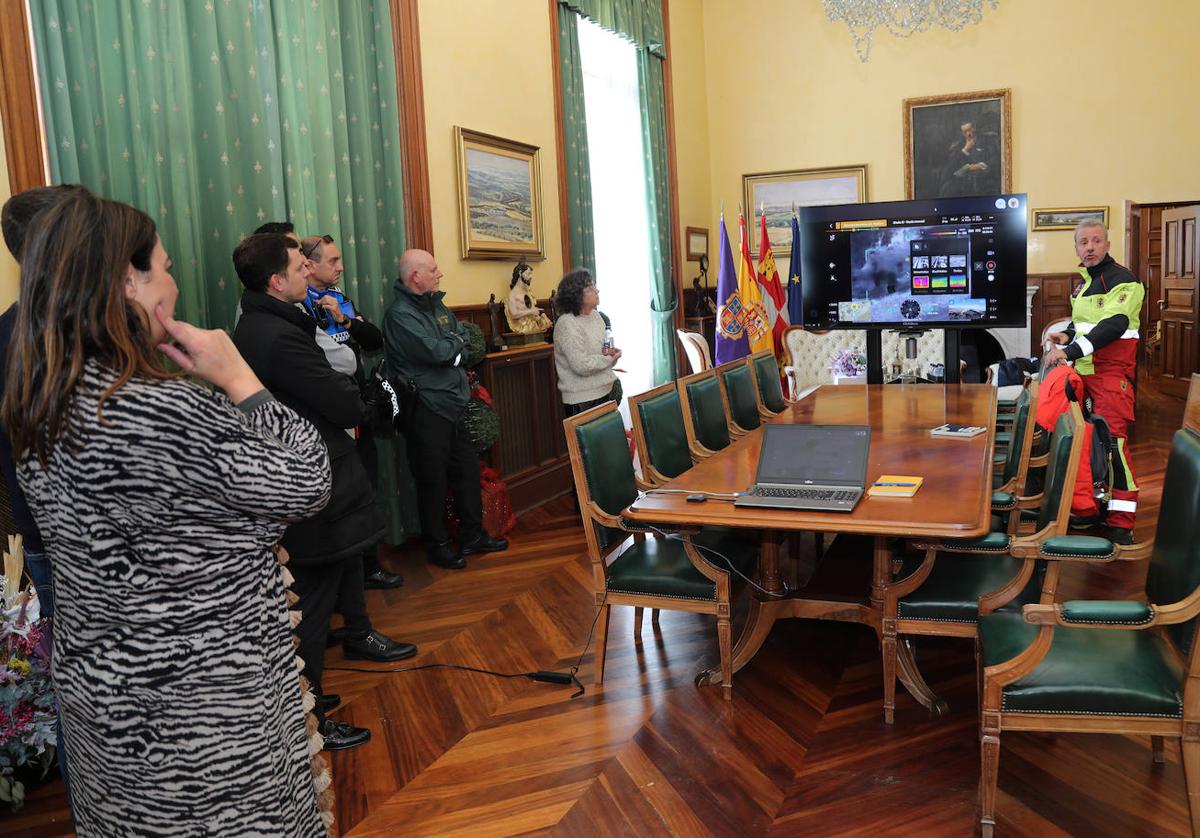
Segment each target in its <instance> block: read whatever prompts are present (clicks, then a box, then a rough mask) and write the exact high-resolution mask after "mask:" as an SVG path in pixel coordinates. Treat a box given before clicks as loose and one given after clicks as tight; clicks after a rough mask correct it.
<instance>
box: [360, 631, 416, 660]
mask: <svg viewBox="0 0 1200 838" xmlns="http://www.w3.org/2000/svg"><path fill="white" fill-rule="evenodd" d="M342 651H343V652H344V653H345V654H346V657H348V658H350V659H351V660H369V661H379V662H380V663H391V662H392V661H402V660H406V659H408V658H411V657H414V656H415V655H416V654H417V647H416V646H415V645H414V644H412V643H400V642H398V641H395V640H392V639H391V638H390V637H384V636H383V635H382V634H380V633H379V632H377V631H372V632H368V633H367V635H366V636H365V637H347V638H346V639H345V640H343V641H342Z"/></svg>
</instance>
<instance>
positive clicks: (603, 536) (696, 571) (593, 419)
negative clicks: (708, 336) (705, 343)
mask: <svg viewBox="0 0 1200 838" xmlns="http://www.w3.org/2000/svg"><path fill="white" fill-rule="evenodd" d="M563 428H564V429H565V431H566V437H567V450H568V452H569V453H570V456H571V471H572V474H573V475H574V478H575V492H576V494H577V495H578V498H579V509H580V513H581V515H582V517H583V524H584V533H585V537H586V539H587V545H588V556H589V558H590V559H591V565H592V574H593V579H594V581H595V596H596V606H597V607H598V608H599V609H600V613H599V615H598V617H597V624H596V683H597V684H600V683H603V682H604V658H605V650H606V647H607V643H608V618H609V611H610V609H611V608H612V606H614V605H630V606H633V607H635V608H660V609H667V610H671V611H690V612H693V613H700V614H712V615H714V616H715V617H716V618H717V638H718V643H719V647H720V653H721V676H722V677H721V684H722V686H723V687H724V690H725V697H726V698H727V699H728V698H730V697H731V691H732V688H733V657H732V640H731V635H730V624H729V616H730V594H731V589H732V581H733V580H735V579H740V578H742V577H744V576H747V575H749V574H750V573H751V572H752V571H753V568H754V565H755V563H756V561H757V551H756V549H755V548H754V547H753V546H747V545H746V544H745V543H744V542H740V541H737V540H736V539H728V540H727V539H723V538H713V539H712V540H711V541H709V542H708V543H707V544H706V545H705V546H707V547H709V548H711V549H709V550H702V549H700V548H698V547H697V546H696V545H695V544H694V543H693V542H692V540H691V539H690V538H685V539H683V540H678V539H674V538H665V537H663V536H661V535H659V534H657V533H654V532H651V531H647V530H644V529H640V528H638V527H636V526H634V525H632V524H629V523H627V522H625V521H624V520H622V519H621V517H620V515H621V512H622V511H623V510H624V509H625V508H626V507H627V506H629V505H630V504H631V503H633V502H634V501H636V500H637V498H638V491H637V486H636V485H635V483H634V475H633V460H632V459H631V458H630V456H629V443H628V441H627V440H626V437H625V425H624V423H623V421H622V419H621V415H620V414H619V413H618V412H617V406H616V404H614V403H613V402H606V403H605V404H602V405H600V406H599V407H596V408H593V409H591V410H588V411H585V412H583V413H580V414H579V415H577V416H572V417H571V418H569V419H566V420H564V421H563ZM631 534H632V536H633V537H632V539H630V535H631ZM697 540H698V541H699V540H700V539H697ZM713 551H716V552H715V553H714V552H713ZM716 553H720V554H723V555H724V556H725V557H727V558H728V560H729V564H726V563H725V562H724V561H722V559H721V558H720V557H719V556H718V555H716Z"/></svg>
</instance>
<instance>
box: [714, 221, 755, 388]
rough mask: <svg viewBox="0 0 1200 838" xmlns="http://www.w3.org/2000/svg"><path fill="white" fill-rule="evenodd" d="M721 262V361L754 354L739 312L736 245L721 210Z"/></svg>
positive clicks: (718, 307)
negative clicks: (730, 238) (734, 249)
mask: <svg viewBox="0 0 1200 838" xmlns="http://www.w3.org/2000/svg"><path fill="white" fill-rule="evenodd" d="M719 254H720V255H719V257H718V258H719V261H718V263H717V363H718V364H724V363H725V362H727V361H734V360H737V359H738V358H744V357H745V356H747V355H749V354H750V344H749V342H747V340H746V330H745V329H743V328H742V321H741V320H739V319H738V315H739V314H740V313H741V311H742V301H741V299H740V298H739V297H738V288H737V271H736V270H735V269H734V267H733V248H732V247H731V246H730V244H729V232H728V231H727V230H726V229H725V213H721V244H720V250H719Z"/></svg>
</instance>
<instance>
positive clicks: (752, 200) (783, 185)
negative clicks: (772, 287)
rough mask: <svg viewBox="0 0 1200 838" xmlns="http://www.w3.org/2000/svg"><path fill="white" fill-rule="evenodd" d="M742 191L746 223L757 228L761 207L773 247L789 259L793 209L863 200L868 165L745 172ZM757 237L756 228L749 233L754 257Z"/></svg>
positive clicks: (865, 195) (865, 198) (776, 251)
mask: <svg viewBox="0 0 1200 838" xmlns="http://www.w3.org/2000/svg"><path fill="white" fill-rule="evenodd" d="M742 192H743V194H744V195H745V201H746V203H745V211H746V224H747V225H748V226H753V227H754V228H755V230H757V226H758V218H757V214H758V212H759V210H760V208H761V210H762V212H763V214H765V215H766V216H767V237H768V238H769V239H770V241H771V250H772V252H773V253H774V255H775V259H776V260H777V261H778V260H781V259H786V258H787V257H788V255H789V254H790V253H791V252H792V211H793V210H794V209H798V208H799V207H815V206H825V205H829V204H861V203H862V202H863V201H865V200H867V167H866V165H862V166H837V167H834V168H829V169H796V170H794V171H790V172H760V173H758V174H752V175H742ZM735 232H736V231H735ZM758 240H759V235H758V233H757V232H753V233H751V234H750V247H751V249H752V250H753V251H754V258H755V259H757V258H758Z"/></svg>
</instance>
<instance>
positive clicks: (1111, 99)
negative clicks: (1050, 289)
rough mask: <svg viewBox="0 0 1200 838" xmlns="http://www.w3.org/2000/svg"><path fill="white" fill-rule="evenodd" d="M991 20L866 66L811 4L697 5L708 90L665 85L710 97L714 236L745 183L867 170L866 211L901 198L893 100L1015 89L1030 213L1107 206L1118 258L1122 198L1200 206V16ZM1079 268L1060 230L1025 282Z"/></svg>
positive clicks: (1121, 6) (1098, 13) (922, 39)
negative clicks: (721, 213) (764, 176)
mask: <svg viewBox="0 0 1200 838" xmlns="http://www.w3.org/2000/svg"><path fill="white" fill-rule="evenodd" d="M985 8H986V10H985V12H984V16H983V22H982V23H981V24H979V25H976V26H971V27H968V28H966V29H964V30H963V31H961V32H957V33H954V32H949V31H947V30H944V29H935V30H930V31H928V32H925V33H923V34H919V35H914V36H913V37H912V38H909V39H898V38H894V37H892V36H891V35H889V34H888V33H887V32H886V31H881V32H877V33H876V36H875V39H874V46H873V48H872V50H871V60H870V62H869V63H867V64H863V63H861V62H859V60H858V57H857V55H856V53H855V51H854V46H853V42H852V40H851V38H850V34H849V31H848V30H847V28H846V25H845V24H844V23H841V22H838V23H833V22H831V21H829V20H827V19H826V18H825V16H824V14H823V11H822V4H820V3H818V2H816V0H812V2H797V0H752V1H751V0H705V2H704V21H703V30H704V34H703V37H704V43H705V58H706V66H705V70H706V72H705V77H704V79H703V80H697V79H692V78H689V77H687V76H683V75H682V74H681V75H677V76H676V81H675V83H676V88H677V90H678V88H679V87H681V86H687V85H689V84H691V85H699V84H704V85H705V90H706V95H705V97H704V98H705V99H706V101H707V103H708V145H709V149H710V158H711V159H710V177H711V182H712V198H711V201H710V204H709V218H710V224H711V219H715V218H716V217H717V207H718V205H719V203H720V201H721V200H722V199H723V200H724V201H725V204H726V207H727V208H731V207H736V206H737V205H738V204H739V203H740V202H741V200H742V197H741V196H742V175H743V174H745V173H747V172H764V171H775V170H787V169H802V168H812V167H820V166H837V165H847V164H859V163H866V164H867V166H868V191H869V197H870V199H871V200H879V201H882V200H899V199H902V198H904V149H903V130H904V129H903V122H902V117H901V114H902V109H901V103H902V101H903V100H904V99H905V98H906V97H913V96H930V95H936V94H942V93H956V92H964V91H971V90H984V89H991V88H1003V87H1007V88H1011V89H1012V117H1013V135H1012V136H1013V142H1012V161H1013V179H1012V185H1013V189H1014V191H1020V192H1028V193H1029V203H1030V205H1031V206H1033V207H1071V206H1092V205H1101V204H1107V205H1108V206H1109V207H1110V210H1111V215H1110V218H1111V222H1112V223H1111V227H1112V231H1111V235H1110V238H1111V240H1112V241H1113V254H1114V256H1115V257H1116V258H1118V259H1121V258H1122V257H1123V254H1124V242H1123V236H1124V203H1125V201H1126V199H1131V200H1134V201H1139V202H1154V201H1170V200H1190V199H1198V198H1200V165H1197V164H1196V143H1195V138H1196V137H1197V136H1200V109H1197V108H1196V107H1194V106H1193V105H1192V104H1191V92H1192V91H1193V89H1194V87H1195V83H1196V79H1198V78H1200V53H1197V51H1196V50H1195V48H1194V36H1195V32H1196V31H1197V29H1198V28H1200V3H1194V2H1177V0H1146V2H1142V3H1129V2H1127V0H1053V1H1052V2H1051V0H1004V2H1002V3H1000V4H999V7H998V8H997V9H996V10H994V11H993V10H991V9H990V7H986V6H985ZM672 22H673V23H674V15H672ZM672 28H673V29H674V26H673V27H672ZM672 34H673V35H674V32H672ZM673 40H674V39H673ZM675 49H676V51H677V52H678V51H679V49H680V45H679V44H675ZM677 95H678V94H677ZM685 95H686V94H685ZM680 98H684V96H682V95H681V96H680ZM681 162H682V161H681ZM680 177H681V180H682V179H683V174H682V172H681V175H680ZM735 235H736V233H735ZM1074 264H1075V257H1074V251H1073V249H1072V244H1071V234H1070V232H1043V233H1032V234H1031V236H1030V245H1029V270H1030V271H1031V272H1040V271H1063V270H1071V269H1072V267H1073V266H1074Z"/></svg>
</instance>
